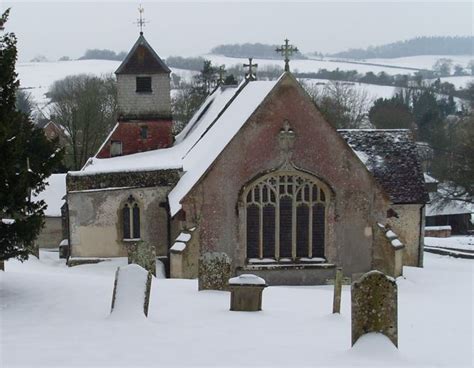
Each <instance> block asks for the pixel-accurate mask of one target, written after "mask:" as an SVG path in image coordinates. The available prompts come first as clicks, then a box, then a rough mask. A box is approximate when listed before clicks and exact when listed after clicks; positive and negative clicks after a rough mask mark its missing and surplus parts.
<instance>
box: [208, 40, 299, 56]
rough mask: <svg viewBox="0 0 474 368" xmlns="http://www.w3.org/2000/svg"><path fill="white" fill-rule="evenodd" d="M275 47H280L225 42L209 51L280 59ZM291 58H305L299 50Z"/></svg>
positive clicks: (226, 54) (229, 54)
mask: <svg viewBox="0 0 474 368" xmlns="http://www.w3.org/2000/svg"><path fill="white" fill-rule="evenodd" d="M277 47H280V45H266V44H263V43H244V44H227V45H219V46H216V47H214V48H213V49H212V50H211V53H212V54H217V55H223V56H227V57H238V58H248V57H253V58H258V59H281V55H280V54H278V53H277V52H276V51H275V49H276V48H277ZM292 58H293V59H306V57H305V56H304V55H303V54H301V52H297V53H295V54H294V55H293V57H292Z"/></svg>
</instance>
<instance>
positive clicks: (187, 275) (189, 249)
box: [170, 231, 199, 279]
mask: <svg viewBox="0 0 474 368" xmlns="http://www.w3.org/2000/svg"><path fill="white" fill-rule="evenodd" d="M189 233H190V234H191V239H190V240H189V241H187V242H183V244H185V245H186V247H185V249H184V250H182V251H177V250H174V249H173V247H172V248H171V250H170V264H171V266H170V268H171V269H170V271H171V272H170V275H171V277H172V278H179V279H195V278H197V277H198V271H199V243H198V235H197V231H195V232H189Z"/></svg>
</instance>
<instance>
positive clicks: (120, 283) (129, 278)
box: [111, 264, 152, 319]
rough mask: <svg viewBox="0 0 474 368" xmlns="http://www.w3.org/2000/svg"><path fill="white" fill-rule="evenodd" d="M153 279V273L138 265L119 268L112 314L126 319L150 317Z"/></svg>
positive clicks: (116, 276)
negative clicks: (149, 306)
mask: <svg viewBox="0 0 474 368" xmlns="http://www.w3.org/2000/svg"><path fill="white" fill-rule="evenodd" d="M151 279H152V274H151V272H148V271H146V270H145V269H144V268H143V267H141V266H139V265H137V264H129V265H127V266H121V267H119V268H117V271H116V273H115V284H114V293H113V296H112V308H111V314H112V315H113V316H114V317H120V318H124V319H129V318H130V317H133V316H135V317H136V316H143V313H144V314H145V316H148V304H149V302H150V289H151Z"/></svg>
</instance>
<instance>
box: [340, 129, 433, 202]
mask: <svg viewBox="0 0 474 368" xmlns="http://www.w3.org/2000/svg"><path fill="white" fill-rule="evenodd" d="M338 132H339V134H341V136H342V137H343V138H344V140H345V141H346V142H347V143H348V144H349V146H350V147H351V148H352V149H353V150H354V152H355V153H356V154H357V156H358V157H359V159H360V160H361V161H362V162H363V163H364V164H365V165H366V166H367V168H368V169H369V171H370V172H371V173H372V174H373V175H374V177H375V179H376V180H377V181H378V182H379V183H380V184H381V185H382V187H383V188H384V189H385V191H386V192H387V194H388V195H389V196H390V198H391V200H392V201H393V202H394V203H400V204H408V203H426V202H428V201H429V198H428V194H427V192H426V189H425V185H424V178H423V171H422V169H421V165H420V160H419V158H418V154H417V148H416V144H415V141H414V139H413V136H412V134H411V132H410V131H409V130H405V129H387V130H382V129H380V130H378V129H347V130H345V129H341V130H338Z"/></svg>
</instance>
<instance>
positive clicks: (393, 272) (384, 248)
mask: <svg viewBox="0 0 474 368" xmlns="http://www.w3.org/2000/svg"><path fill="white" fill-rule="evenodd" d="M387 231H388V229H385V228H384V227H383V226H381V225H379V224H376V225H374V227H373V234H374V255H373V257H374V261H373V267H372V268H373V269H374V270H379V271H381V272H383V273H385V274H387V275H389V276H392V277H398V276H401V275H402V274H403V254H404V250H405V245H404V244H402V243H401V242H400V241H399V239H398V237H397V236H398V234H394V233H393V232H392V233H393V236H388V234H390V233H388V232H387Z"/></svg>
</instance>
